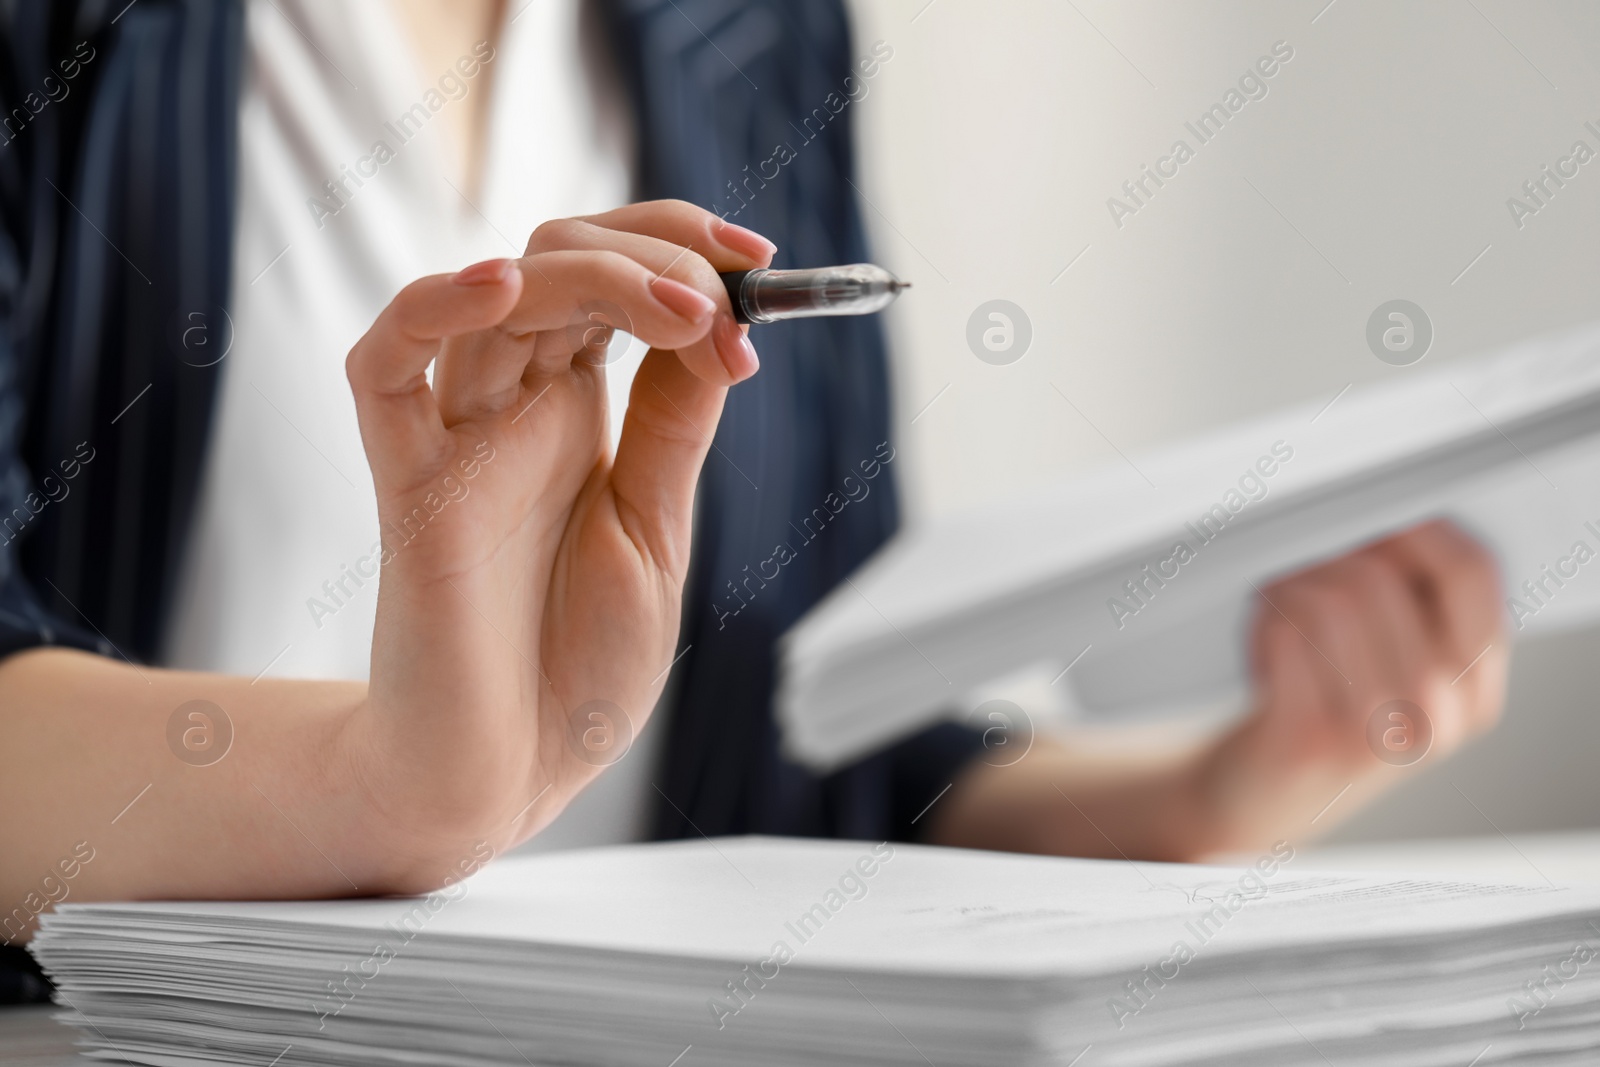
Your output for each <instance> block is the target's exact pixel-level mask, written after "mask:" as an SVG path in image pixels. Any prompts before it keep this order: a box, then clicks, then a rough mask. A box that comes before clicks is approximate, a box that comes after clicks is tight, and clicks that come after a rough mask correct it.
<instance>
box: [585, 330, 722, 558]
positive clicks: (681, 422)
mask: <svg viewBox="0 0 1600 1067" xmlns="http://www.w3.org/2000/svg"><path fill="white" fill-rule="evenodd" d="M732 326H733V323H732V320H731V319H730V320H720V319H719V321H718V328H719V329H728V328H730V327H732ZM726 396H727V390H726V389H723V388H720V387H718V386H714V385H712V384H710V383H709V382H706V381H704V380H703V379H701V378H698V377H696V376H695V375H694V374H693V373H691V372H690V371H689V370H688V368H687V367H685V366H684V365H683V362H682V361H681V360H679V359H678V358H677V357H676V356H675V355H674V354H673V353H671V352H666V351H663V350H661V349H652V350H651V351H650V352H649V353H648V354H647V355H646V356H645V358H644V362H643V363H642V364H641V365H640V367H639V371H638V373H637V374H635V375H634V379H633V390H632V392H631V393H630V394H629V396H628V410H627V414H626V415H625V416H624V417H623V421H622V437H621V440H620V441H619V442H618V444H617V457H616V461H615V463H614V464H613V466H612V469H611V484H612V488H613V490H614V491H615V493H616V498H617V501H618V505H619V508H622V509H625V510H626V512H627V514H628V516H629V518H630V519H631V520H633V521H635V522H637V523H638V524H639V525H638V531H639V533H640V535H641V536H642V538H643V539H644V542H645V543H646V544H647V545H649V546H650V551H651V553H652V555H653V556H654V557H655V559H656V561H657V562H658V563H659V564H660V566H661V567H662V568H663V569H664V570H665V571H666V572H667V573H668V574H670V575H673V576H674V577H676V578H677V579H678V580H680V581H681V580H682V579H683V577H684V575H685V573H686V572H687V570H688V563H689V541H690V536H691V529H692V525H693V518H694V493H695V485H696V483H697V482H698V481H699V477H700V468H701V466H702V465H703V464H704V463H705V459H706V454H707V453H708V452H709V451H710V449H711V440H712V438H713V437H714V436H716V432H717V420H718V419H719V418H720V417H721V415H722V404H723V400H724V399H725V398H726ZM730 462H733V461H732V460H730Z"/></svg>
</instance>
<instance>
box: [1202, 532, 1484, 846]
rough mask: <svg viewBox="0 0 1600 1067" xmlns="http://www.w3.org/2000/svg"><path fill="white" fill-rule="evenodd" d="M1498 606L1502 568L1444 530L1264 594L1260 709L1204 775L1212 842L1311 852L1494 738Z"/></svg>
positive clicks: (1398, 541) (1256, 652) (1397, 541)
mask: <svg viewBox="0 0 1600 1067" xmlns="http://www.w3.org/2000/svg"><path fill="white" fill-rule="evenodd" d="M1500 597H1501V593H1500V578H1499V574H1498V572H1497V569H1496V567H1495V563H1494V560H1493V558H1492V557H1490V555H1489V554H1488V553H1487V552H1486V551H1485V550H1484V549H1483V548H1482V546H1480V545H1479V544H1478V543H1477V542H1476V541H1473V540H1472V539H1471V538H1470V537H1468V536H1467V535H1466V534H1465V533H1463V532H1462V531H1461V530H1460V529H1459V528H1457V527H1456V526H1454V525H1452V524H1450V523H1448V522H1432V523H1428V524H1426V525H1424V526H1419V527H1416V528H1415V529H1412V530H1409V531H1407V532H1405V533H1402V534H1398V535H1396V536H1394V537H1391V538H1389V539H1387V540H1385V541H1381V542H1379V543H1377V544H1375V545H1372V546H1370V547H1368V548H1365V549H1362V550H1360V551H1357V552H1352V553H1350V554H1349V555H1346V556H1343V557H1341V558H1339V559H1337V560H1334V561H1333V562H1331V563H1327V564H1324V565H1323V566H1320V567H1315V568H1312V569H1311V570H1307V571H1303V572H1301V573H1299V574H1296V575H1293V576H1291V577H1289V578H1287V579H1285V580H1283V581H1282V582H1279V583H1277V584H1275V585H1273V586H1271V587H1268V588H1266V589H1265V590H1263V598H1262V600H1263V602H1262V603H1261V605H1260V606H1259V608H1258V610H1257V615H1256V623H1255V629H1254V634H1253V644H1252V650H1253V660H1254V664H1255V671H1254V673H1255V680H1256V701H1257V711H1256V712H1255V714H1254V715H1252V716H1251V717H1250V718H1249V719H1248V720H1246V721H1245V722H1244V723H1243V724H1241V725H1240V726H1239V727H1238V728H1237V729H1235V730H1234V731H1232V732H1231V733H1230V734H1228V735H1227V736H1226V737H1224V738H1223V739H1222V741H1221V742H1220V743H1218V744H1217V746H1216V747H1215V748H1214V749H1213V750H1212V751H1211V752H1210V753H1209V754H1208V756H1207V758H1206V759H1205V760H1204V762H1203V763H1202V765H1201V767H1200V770H1199V774H1198V783H1199V784H1198V787H1197V797H1198V798H1199V802H1198V804H1197V807H1196V811H1197V814H1198V815H1199V816H1200V817H1202V818H1204V819H1206V820H1208V821H1209V822H1210V823H1211V830H1210V836H1212V837H1213V838H1214V840H1212V841H1211V842H1210V844H1211V846H1212V847H1213V848H1216V849H1238V848H1253V847H1256V845H1257V844H1258V843H1260V842H1262V841H1266V840H1268V839H1269V838H1271V837H1287V838H1290V839H1291V840H1303V839H1305V838H1306V837H1308V836H1312V835H1314V834H1315V833H1317V832H1318V831H1320V830H1324V829H1327V828H1329V827H1331V826H1332V825H1334V824H1335V823H1336V822H1338V821H1339V820H1340V819H1341V818H1343V817H1344V816H1346V815H1348V814H1350V813H1351V812H1353V811H1354V810H1355V809H1356V808H1357V807H1359V806H1360V805H1361V804H1362V803H1363V802H1364V801H1366V800H1368V799H1370V798H1371V797H1372V796H1374V795H1376V794H1377V793H1378V792H1380V791H1381V790H1383V789H1385V788H1387V787H1388V786H1390V785H1393V784H1394V783H1395V782H1396V781H1398V780H1399V778H1400V777H1401V776H1402V775H1404V774H1406V773H1408V768H1411V767H1413V766H1422V765H1432V764H1433V763H1436V762H1438V761H1439V760H1440V759H1443V758H1444V757H1445V756H1447V755H1449V754H1450V753H1451V752H1453V751H1455V750H1456V749H1457V748H1459V747H1460V746H1461V745H1462V744H1463V743H1464V742H1466V741H1467V740H1468V739H1470V738H1472V737H1474V736H1476V735H1477V734H1480V733H1482V732H1484V731H1485V730H1487V729H1489V728H1490V727H1491V726H1493V725H1494V723H1495V722H1496V721H1497V719H1498V718H1499V715H1500V709H1501V705H1502V704H1503V702H1504V700H1505V687H1506V677H1507V673H1508V670H1509V664H1510V649H1509V645H1508V642H1507V640H1506V637H1505V632H1504V615H1503V611H1502V608H1501V601H1500ZM1324 812H1326V814H1324ZM1313 820H1315V824H1313Z"/></svg>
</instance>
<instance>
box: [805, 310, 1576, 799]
mask: <svg viewBox="0 0 1600 1067" xmlns="http://www.w3.org/2000/svg"><path fill="white" fill-rule="evenodd" d="M1435 517H1447V518H1452V519H1454V520H1456V521H1457V522H1459V523H1460V524H1461V525H1462V526H1463V527H1465V528H1466V529H1467V530H1468V531H1470V532H1471V533H1473V534H1474V535H1476V536H1477V537H1478V538H1480V539H1481V540H1482V541H1483V542H1484V543H1485V544H1487V545H1488V546H1489V547H1490V548H1491V549H1492V550H1493V552H1494V553H1495V555H1496V557H1497V559H1498V561H1499V564H1500V568H1501V573H1502V576H1503V579H1504V582H1505V598H1506V611H1507V618H1508V626H1509V629H1510V631H1511V633H1512V635H1513V636H1523V635H1526V634H1532V633H1538V632H1541V631H1549V630H1552V629H1558V628H1562V627H1570V626H1575V625H1582V624H1586V623H1589V622H1592V621H1594V620H1595V619H1597V618H1600V324H1597V325H1593V326H1588V327H1585V328H1583V329H1580V330H1577V331H1573V332H1569V333H1566V334H1563V335H1561V336H1557V337H1552V338H1541V339H1535V340H1531V341H1527V342H1524V343H1522V344H1519V345H1517V346H1515V347H1513V348H1512V349H1510V350H1508V351H1504V352H1501V353H1497V354H1495V355H1492V356H1489V357H1487V358H1480V359H1471V360H1462V361H1457V362H1454V363H1451V364H1448V365H1444V366H1438V367H1435V368H1433V369H1431V370H1422V369H1420V368H1406V369H1405V371H1404V373H1403V374H1397V375H1396V377H1394V378H1393V379H1392V380H1390V381H1388V382H1385V383H1381V384H1378V385H1370V386H1363V387H1359V388H1356V387H1352V388H1349V389H1347V390H1344V391H1341V392H1340V393H1339V394H1338V395H1337V396H1333V397H1330V398H1329V399H1328V400H1326V401H1320V402H1318V403H1314V404H1310V405H1305V406H1300V407H1295V408H1292V409H1289V410H1285V411H1281V412H1276V413H1273V414H1271V415H1269V416H1266V417H1263V418H1258V419H1253V420H1250V421H1249V422H1246V423H1242V424H1239V425H1234V426H1230V427H1227V428H1225V429H1223V430H1221V431H1219V432H1217V433H1214V434H1211V435H1209V436H1206V437H1204V438H1200V439H1196V440H1193V441H1186V442H1183V443H1181V444H1178V445H1174V446H1172V447H1169V448H1166V449H1163V450H1162V451H1160V452H1158V453H1156V454H1153V455H1146V456H1138V455H1135V456H1132V457H1131V458H1130V459H1129V460H1127V461H1121V460H1119V461H1118V462H1117V463H1116V464H1115V465H1113V466H1110V467H1108V468H1106V469H1105V470H1102V471H1099V472H1097V473H1093V474H1090V475H1087V476H1084V477H1079V478H1072V479H1068V480H1065V481H1062V482H1060V483H1058V484H1055V485H1051V486H1048V487H1045V488H1043V489H1041V490H1040V491H1038V492H1034V493H1030V494H1028V495H1027V496H1025V497H1023V498H1020V499H1017V500H1014V501H1011V502H1010V503H1008V504H1005V505H1003V506H999V507H993V508H987V509H984V510H982V511H979V512H972V513H967V514H959V515H955V516H951V517H947V518H944V519H941V520H938V521H934V522H931V523H929V524H926V525H924V526H921V527H919V528H917V529H913V530H909V531H907V532H906V533H905V534H903V535H902V536H901V537H899V538H898V539H897V540H895V541H893V542H891V543H890V544H889V545H887V546H886V547H885V548H884V549H883V550H882V551H881V552H880V553H879V554H878V555H876V556H875V557H874V558H873V559H872V560H870V561H869V562H868V563H867V564H866V565H865V566H864V567H863V568H862V569H861V571H860V572H859V573H858V574H856V575H854V576H852V578H851V581H850V582H848V583H845V584H844V585H841V586H840V587H839V588H838V589H836V590H835V591H834V592H833V593H832V594H830V595H829V596H828V597H827V598H826V599H824V600H823V601H822V602H821V603H819V604H818V605H817V606H816V607H815V608H814V609H813V610H812V611H811V612H810V613H808V614H807V615H806V616H805V617H804V618H803V619H801V620H800V622H799V623H797V624H796V625H795V626H794V628H792V629H791V630H790V631H789V632H788V633H787V634H786V635H785V636H784V638H783V645H782V663H781V677H780V682H779V690H778V698H777V701H778V714H779V718H780V720H781V722H782V724H783V728H784V738H785V745H786V747H787V749H788V751H789V752H790V753H791V754H792V755H793V756H795V757H796V758H798V759H800V760H802V761H804V762H806V763H808V764H810V765H811V766H812V767H814V768H816V769H819V770H825V769H828V768H832V767H836V766H839V765H841V764H844V763H847V762H850V761H852V760H855V759H858V758H860V757H862V756H864V755H866V754H868V753H870V752H872V751H875V750H877V749H879V748H881V747H883V746H884V745H886V744H888V743H891V742H892V741H894V740H896V739H898V738H900V737H902V736H905V735H908V734H911V733H914V732H915V731H917V730H920V729H922V728H925V727H926V726H928V725H930V724H931V723H933V722H935V721H938V720H940V719H943V718H949V717H956V716H959V715H961V714H962V713H965V712H970V711H971V710H972V707H971V704H972V702H973V700H974V696H973V694H975V693H979V692H982V691H983V690H984V688H985V687H986V686H989V685H991V684H992V683H994V682H995V681H996V680H997V679H1002V678H1007V677H1011V676H1014V675H1016V674H1018V673H1019V672H1029V671H1032V672H1034V673H1035V674H1037V675H1039V676H1041V677H1043V678H1047V679H1048V678H1054V679H1055V681H1054V683H1053V684H1054V685H1056V686H1057V687H1061V688H1065V689H1068V690H1070V695H1071V703H1072V704H1073V705H1075V706H1076V707H1077V708H1078V709H1080V710H1081V711H1082V712H1083V713H1084V714H1086V715H1089V716H1099V717H1117V718H1128V717H1131V716H1150V715H1157V714H1163V713H1172V712H1175V711H1183V710H1192V709H1195V708H1213V709H1215V708H1219V707H1220V708H1226V707H1229V706H1233V707H1242V706H1243V703H1244V701H1245V698H1246V696H1247V685H1248V677H1247V672H1246V664H1245V654H1244V647H1245V637H1246V633H1247V628H1248V626H1249V623H1250V620H1251V619H1252V618H1253V616H1254V612H1255V611H1256V609H1257V605H1258V604H1259V598H1260V590H1261V588H1262V587H1263V586H1264V585H1266V584H1267V583H1268V582H1270V581H1272V580H1273V579H1275V578H1277V577H1281V576H1284V575H1286V574H1289V573H1292V572H1293V571H1295V570H1298V569H1300V568H1303V567H1305V566H1308V565H1311V564H1314V563H1317V562H1319V561H1323V560H1326V559H1330V558H1333V557H1335V556H1337V555H1339V554H1342V553H1344V552H1346V551H1348V550H1350V549H1352V548H1355V547H1358V546H1360V545H1362V544H1365V543H1368V542H1370V541H1373V540H1376V539H1379V538H1381V537H1384V536H1386V535H1388V534H1391V533H1394V532H1397V531H1399V530H1401V529H1404V528H1405V527H1407V526H1410V525H1412V524H1415V523H1417V522H1419V521H1423V520H1426V519H1429V518H1435Z"/></svg>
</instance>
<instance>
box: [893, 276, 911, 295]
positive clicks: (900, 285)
mask: <svg viewBox="0 0 1600 1067" xmlns="http://www.w3.org/2000/svg"><path fill="white" fill-rule="evenodd" d="M909 288H911V283H910V282H903V281H901V280H900V279H898V278H896V279H895V280H894V281H892V282H890V283H889V290H890V291H891V292H895V293H898V292H899V291H900V290H902V289H909Z"/></svg>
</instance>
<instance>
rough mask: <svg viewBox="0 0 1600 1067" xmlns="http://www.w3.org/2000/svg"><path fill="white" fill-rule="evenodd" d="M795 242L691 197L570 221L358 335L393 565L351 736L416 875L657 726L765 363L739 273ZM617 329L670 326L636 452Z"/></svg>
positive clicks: (434, 281) (355, 365)
mask: <svg viewBox="0 0 1600 1067" xmlns="http://www.w3.org/2000/svg"><path fill="white" fill-rule="evenodd" d="M772 251H773V249H772V246H771V245H770V244H769V243H768V242H766V241H765V240H764V239H762V238H760V237H758V236H756V235H755V234H753V233H751V232H750V231H747V230H743V229H741V228H739V227H735V226H731V225H727V224H725V223H723V222H722V221H721V220H719V219H718V218H716V216H714V215H711V214H709V213H707V212H705V211H702V210H700V209H698V208H695V207H693V206H691V205H689V204H684V203H679V202H657V203H648V204H636V205H633V206H630V207H626V208H622V209H620V210H617V211H613V212H609V213H607V214H604V215H598V216H594V217H591V218H585V219H568V220H562V221H559V222H552V223H547V224H545V225H543V226H541V227H540V228H539V229H538V231H537V232H535V233H534V235H533V238H532V239H531V240H530V241H529V243H528V248H527V254H526V255H525V256H524V257H523V258H522V259H519V260H509V261H508V260H501V261H493V262H489V263H482V264H478V265H476V266H474V267H470V268H468V269H467V270H464V271H462V272H461V273H460V274H458V275H455V276H454V277H451V276H444V275H441V276H436V277H431V278H424V279H422V280H420V281H418V282H415V283H413V284H412V285H410V286H408V287H407V288H406V289H405V290H404V291H402V292H401V293H400V295H399V296H397V297H396V298H395V300H394V302H393V303H392V304H390V306H389V307H388V309H387V310H385V311H384V313H383V314H382V316H381V317H380V318H379V319H378V321H377V323H376V324H374V326H373V327H372V329H371V330H370V331H369V332H368V333H367V335H366V336H365V337H364V338H362V340H361V341H360V343H358V344H357V345H356V347H355V349H354V350H353V351H352V352H351V353H350V358H349V362H348V372H349V378H350V383H351V387H352V388H353V389H354V392H355V399H356V407H357V411H358V414H359V416H360V421H361V433H362V439H363V441H364V443H365V446H366V451H367V456H368V458H369V460H370V462H371V465H372V472H373V478H374V481H375V482H376V487H377V496H378V510H379V520H380V523H381V527H382V535H383V546H384V557H383V558H384V564H383V567H382V578H381V582H380V586H379V594H378V615H377V627H376V631H375V634H374V637H373V652H372V675H371V682H370V685H369V690H368V696H367V700H366V701H365V703H364V704H363V705H362V706H361V707H360V708H359V709H358V710H357V712H356V713H355V714H354V715H353V716H352V718H351V719H350V721H349V723H348V726H347V729H346V730H345V731H344V734H343V738H342V741H343V743H344V745H345V746H346V747H347V750H348V754H349V758H350V765H351V770H352V772H353V774H354V775H355V776H356V778H357V779H358V780H359V781H360V783H361V784H362V785H363V786H364V788H365V790H366V792H367V793H368V794H369V795H370V798H371V801H372V807H373V813H374V814H373V825H372V826H371V827H370V831H371V832H372V833H373V834H374V835H375V836H376V837H377V839H379V840H381V841H384V842H387V843H388V847H391V848H393V849H394V850H395V852H396V854H397V861H398V862H399V864H400V866H401V868H402V869H403V870H404V871H405V872H406V873H405V875H404V876H403V877H402V881H410V880H411V879H412V878H414V879H415V880H416V882H417V884H419V885H424V886H425V885H428V884H430V883H432V882H434V881H436V880H437V878H438V877H439V875H440V873H441V871H442V868H440V866H439V863H438V860H439V857H441V856H447V855H450V854H451V850H452V849H456V850H459V851H460V852H461V853H462V854H463V855H468V854H470V850H471V847H472V843H473V842H475V841H486V842H487V843H488V844H489V845H490V846H492V847H494V848H496V849H502V848H505V847H509V846H510V845H512V844H515V843H517V842H519V841H521V840H523V839H524V838H526V837H528V836H530V835H532V834H533V833H535V832H537V831H538V830H539V829H540V828H541V827H543V826H544V825H545V824H547V823H548V822H549V821H550V820H551V819H553V818H554V817H555V816H556V815H557V814H558V813H559V812H560V811H561V810H562V808H563V807H564V806H565V804H566V803H567V801H569V800H570V799H571V798H572V797H573V796H574V795H575V794H576V793H577V792H578V791H579V790H580V789H581V788H582V787H583V786H584V785H585V784H587V783H588V782H589V781H590V780H591V779H592V778H594V777H595V775H597V774H598V773H599V771H600V770H601V768H602V767H603V766H604V765H606V764H609V763H611V762H615V761H616V760H617V759H618V758H621V757H622V756H623V755H625V752H626V746H627V745H628V744H629V743H630V742H631V738H632V737H633V736H634V734H636V732H637V731H638V730H639V729H640V728H641V727H642V726H643V725H644V722H645V719H646V718H647V716H648V715H649V713H650V709H651V708H652V706H653V705H654V704H655V701H656V698H657V697H658V696H659V694H660V692H661V689H662V687H663V685H664V684H665V680H666V677H667V673H668V668H669V666H670V664H671V663H672V662H673V660H674V657H675V655H676V648H675V645H676V641H677V634H678V621H679V602H680V596H681V592H682V587H683V582H684V577H685V573H686V570H687V567H688V562H689V544H690V535H691V517H692V513H693V508H694V490H695V484H696V480H697V478H698V476H699V472H700V466H701V463H702V462H703V461H704V459H705V457H706V453H707V450H708V448H709V447H710V442H711V437H712V435H713V433H714V432H715V430H716V425H717V419H718V417H719V415H720V413H721V410H722V403H723V398H724V395H725V393H726V390H727V388H728V387H729V386H730V385H733V384H734V383H736V382H739V381H742V380H743V379H745V378H748V377H749V376H750V375H752V374H754V373H755V372H756V369H757V359H756V354H755V352H754V350H753V349H752V348H751V347H750V345H749V342H748V341H747V340H746V339H745V337H744V333H743V331H742V330H741V329H740V327H739V326H738V325H737V324H736V323H735V322H734V320H733V318H732V315H731V313H730V308H729V306H728V300H727V296H726V294H725V292H724V290H723V287H722V284H721V282H720V281H719V280H718V278H717V272H718V271H727V270H742V269H749V268H752V267H758V266H765V265H766V264H768V263H769V262H770V261H771V255H772ZM606 326H620V327H622V328H624V329H626V330H627V331H628V332H630V333H631V334H633V335H634V336H636V337H638V338H639V339H640V340H641V341H643V342H645V343H646V344H649V345H650V346H651V349H650V352H649V354H648V355H647V356H646V357H645V359H644V363H643V365H642V366H641V367H640V369H639V372H638V375H637V377H636V378H635V380H634V384H633V389H632V393H631V395H630V397H629V403H628V412H627V417H626V419H625V421H624V424H623V431H622V438H621V443H620V444H619V445H618V447H617V451H616V456H615V458H613V457H612V455H611V449H610V436H609V433H608V430H607V425H606V418H607V403H606V384H605V368H604V365H603V359H602V358H597V357H598V356H601V355H603V345H602V344H597V343H596V342H597V341H598V342H603V341H604V339H605V333H606V331H605V327H606ZM597 333H598V336H597ZM430 364H433V366H434V373H433V381H432V385H431V386H430V384H429V382H428V380H427V378H426V377H425V372H426V370H427V368H428V366H429V365H430Z"/></svg>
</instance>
